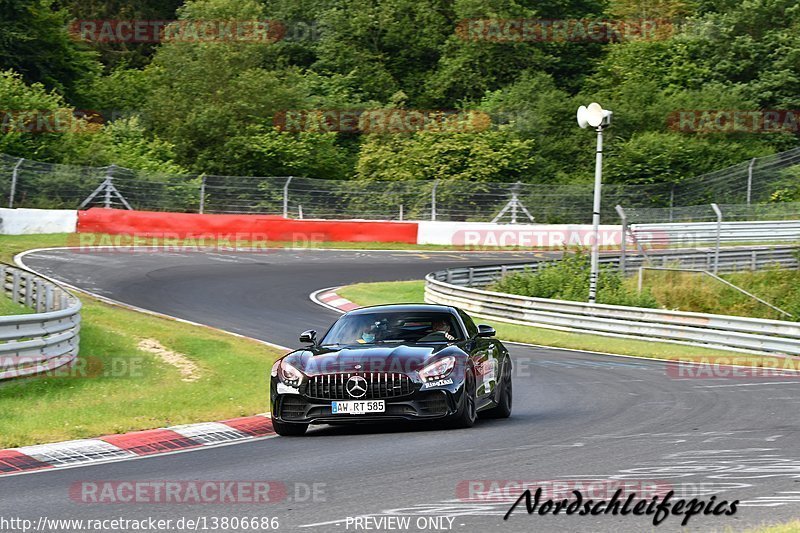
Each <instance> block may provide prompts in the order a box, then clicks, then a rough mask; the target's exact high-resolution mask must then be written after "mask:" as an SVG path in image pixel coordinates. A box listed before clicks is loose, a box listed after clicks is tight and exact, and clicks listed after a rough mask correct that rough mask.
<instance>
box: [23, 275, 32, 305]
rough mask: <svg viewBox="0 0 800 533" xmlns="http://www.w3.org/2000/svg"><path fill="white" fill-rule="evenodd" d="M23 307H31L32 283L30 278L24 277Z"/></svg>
mask: <svg viewBox="0 0 800 533" xmlns="http://www.w3.org/2000/svg"><path fill="white" fill-rule="evenodd" d="M25 307H33V283H32V281H31V277H30V276H25Z"/></svg>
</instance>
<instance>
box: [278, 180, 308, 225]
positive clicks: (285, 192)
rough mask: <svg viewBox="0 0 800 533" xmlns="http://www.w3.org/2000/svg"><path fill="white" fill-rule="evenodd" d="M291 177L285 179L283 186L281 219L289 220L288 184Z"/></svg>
mask: <svg viewBox="0 0 800 533" xmlns="http://www.w3.org/2000/svg"><path fill="white" fill-rule="evenodd" d="M292 177H293V176H289V177H288V178H286V183H284V184H283V218H289V184H290V183H291V182H292ZM300 218H303V217H300Z"/></svg>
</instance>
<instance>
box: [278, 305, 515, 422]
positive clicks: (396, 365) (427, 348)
mask: <svg viewBox="0 0 800 533" xmlns="http://www.w3.org/2000/svg"><path fill="white" fill-rule="evenodd" d="M494 337H495V330H494V328H492V327H491V326H486V325H475V323H474V322H473V320H472V319H471V318H470V317H469V315H467V314H466V313H465V312H464V311H462V310H460V309H458V308H456V307H449V306H443V305H427V304H402V305H380V306H373V307H365V308H361V309H357V310H355V311H350V312H348V313H346V314H344V315H342V317H341V318H339V320H337V321H336V322H335V323H334V324H333V325H332V326H331V328H330V329H329V330H328V331H327V333H325V335H323V336H322V338H321V339H317V333H316V331H313V330H309V331H305V332H304V333H303V334H302V335H300V342H301V343H304V344H306V345H307V346H306V347H305V348H302V349H299V350H296V351H293V352H291V353H289V354H287V355H285V356H284V357H282V358H281V359H279V360H278V361H276V362H275V364H274V366H273V367H272V376H271V378H272V379H271V404H272V405H271V407H272V408H271V416H272V425H273V428H274V429H275V432H276V433H278V434H279V435H302V434H304V433H305V431H306V429H307V428H308V426H309V424H338V423H365V422H381V421H389V420H418V421H439V422H440V423H441V425H442V426H445V427H456V428H466V427H471V426H472V425H473V424H474V423H475V420H476V418H478V417H479V416H480V417H486V418H506V417H508V416H510V414H511V403H512V387H511V358H510V356H509V353H508V350H507V349H506V347H505V346H503V344H502V343H501V342H500V341H499V340H497V339H496V338H494Z"/></svg>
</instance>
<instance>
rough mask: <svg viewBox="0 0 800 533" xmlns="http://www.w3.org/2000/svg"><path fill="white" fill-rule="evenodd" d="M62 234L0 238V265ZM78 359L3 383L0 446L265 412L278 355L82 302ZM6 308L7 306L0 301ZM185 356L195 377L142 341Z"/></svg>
mask: <svg viewBox="0 0 800 533" xmlns="http://www.w3.org/2000/svg"><path fill="white" fill-rule="evenodd" d="M64 244H65V243H64V236H63V235H62V236H53V235H51V236H27V237H8V236H0V250H2V252H0V259H1V260H3V261H5V262H10V261H11V259H12V257H13V255H14V254H15V253H17V252H20V251H22V250H25V249H28V248H32V247H44V246H60V245H64ZM81 300H82V301H83V304H84V308H83V313H82V318H83V323H82V329H81V350H80V355H79V361H78V363H77V364H76V366H75V367H74V368H73V369H72V370H70V371H56V372H54V373H52V374H51V375H48V376H44V377H35V378H26V379H22V380H16V381H15V380H12V381H5V382H2V383H0V405H2V406H3V414H2V416H0V447H2V448H6V447H14V446H21V445H27V444H37V443H44V442H54V441H59V440H65V439H76V438H85V437H93V436H100V435H104V434H108V433H121V432H126V431H132V430H138V429H148V428H156V427H162V426H165V425H172V424H182V423H190V422H202V421H210V420H221V419H226V418H232V417H237V416H245V415H252V414H257V413H262V412H264V411H267V410H268V409H269V408H268V401H267V400H268V376H269V370H270V367H271V365H272V362H273V361H274V360H275V358H276V357H278V356H280V355H281V352H280V351H279V350H276V349H273V348H270V347H267V346H265V345H263V344H261V343H259V342H256V341H252V340H247V339H242V338H239V337H235V336H232V335H229V334H226V333H223V332H218V331H215V330H211V329H209V328H203V327H200V326H192V325H188V324H184V323H181V322H176V321H174V320H169V319H162V318H157V317H153V316H150V315H146V314H142V313H137V312H135V311H130V310H127V309H123V308H119V307H115V306H111V305H108V304H104V303H101V302H98V301H96V300H94V299H92V298H89V297H84V296H81ZM6 301H7V302H8V304H11V302H10V301H8V300H6ZM145 339H152V340H155V341H157V342H158V343H159V344H160V345H162V346H163V347H164V348H166V349H168V350H171V351H174V352H177V353H179V354H182V355H183V356H185V358H186V359H188V360H190V361H191V362H193V363H194V364H195V365H196V368H197V380H196V381H183V380H182V377H183V376H182V375H181V373H180V371H179V369H178V368H177V367H176V366H173V365H172V364H169V363H167V362H166V361H165V360H164V359H162V357H160V356H159V355H158V354H155V353H153V352H152V351H149V350H147V349H142V348H141V347H140V346H139V345H140V343H141V342H142V341H143V340H145Z"/></svg>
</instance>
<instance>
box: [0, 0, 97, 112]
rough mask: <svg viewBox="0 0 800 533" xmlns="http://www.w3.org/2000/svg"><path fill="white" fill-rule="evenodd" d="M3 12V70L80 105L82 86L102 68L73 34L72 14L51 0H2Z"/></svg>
mask: <svg viewBox="0 0 800 533" xmlns="http://www.w3.org/2000/svg"><path fill="white" fill-rule="evenodd" d="M0 14H2V15H0V19H1V20H0V70H7V69H13V70H14V71H16V72H18V73H19V74H21V75H22V76H23V78H24V79H25V81H26V82H28V83H41V84H43V85H44V86H45V87H47V88H48V89H55V90H57V91H58V92H59V93H61V94H62V95H64V96H65V97H66V98H67V99H68V100H70V101H72V102H75V103H78V104H80V103H81V98H80V94H81V87H82V85H83V84H85V83H86V82H87V81H88V80H91V79H92V78H93V77H94V76H96V75H98V74H99V72H100V70H101V68H102V67H101V65H100V63H99V62H98V61H97V60H96V54H95V53H94V52H92V51H91V50H90V49H89V48H88V47H87V46H85V45H82V44H80V43H78V42H76V41H75V40H73V39H72V38H71V37H70V35H69V33H68V31H67V24H68V22H69V14H68V13H67V12H66V11H65V10H63V9H57V8H54V7H53V5H52V3H51V2H49V1H48V0H0Z"/></svg>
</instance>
